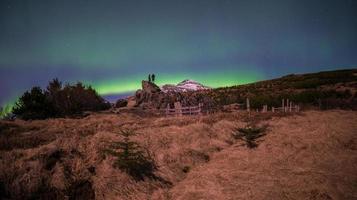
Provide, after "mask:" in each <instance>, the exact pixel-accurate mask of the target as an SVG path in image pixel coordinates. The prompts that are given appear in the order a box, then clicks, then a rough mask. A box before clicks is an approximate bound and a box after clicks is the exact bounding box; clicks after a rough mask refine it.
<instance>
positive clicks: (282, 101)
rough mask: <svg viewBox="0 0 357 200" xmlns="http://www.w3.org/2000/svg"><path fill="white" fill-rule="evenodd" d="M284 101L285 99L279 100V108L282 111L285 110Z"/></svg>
mask: <svg viewBox="0 0 357 200" xmlns="http://www.w3.org/2000/svg"><path fill="white" fill-rule="evenodd" d="M284 102H285V99H282V100H281V108H282V109H283V111H284V112H285V106H284Z"/></svg>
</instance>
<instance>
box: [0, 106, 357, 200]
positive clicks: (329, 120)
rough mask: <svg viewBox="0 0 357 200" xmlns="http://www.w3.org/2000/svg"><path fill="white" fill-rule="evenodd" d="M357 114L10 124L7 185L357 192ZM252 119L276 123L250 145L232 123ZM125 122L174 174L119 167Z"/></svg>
mask: <svg viewBox="0 0 357 200" xmlns="http://www.w3.org/2000/svg"><path fill="white" fill-rule="evenodd" d="M356 119H357V113H356V112H352V111H339V110H334V111H324V112H319V111H309V112H305V113H303V114H299V115H289V116H285V115H281V114H268V113H267V114H264V115H261V114H260V115H258V114H254V113H252V114H251V115H250V117H249V116H248V115H247V114H246V113H244V112H233V113H215V114H212V115H204V116H183V117H170V118H164V117H158V116H141V115H138V114H136V113H130V112H125V113H119V114H111V113H100V114H99V113H93V114H91V115H90V116H87V117H86V118H83V119H50V120H42V121H40V120H38V121H32V122H23V121H18V120H16V121H15V122H11V124H6V125H3V122H2V123H1V126H2V127H6V128H4V129H1V130H5V131H2V132H1V134H0V144H5V145H4V146H6V148H4V147H2V146H1V149H0V158H1V159H0V191H3V192H2V193H1V195H3V196H2V197H6V196H7V197H11V198H15V199H16V198H17V199H19V198H20V199H24V198H30V197H33V198H37V199H38V198H46V197H51V198H54V199H56V198H57V199H62V198H63V197H64V196H71V198H74V197H77V198H82V199H83V198H85V199H93V198H94V197H95V198H96V199H329V198H331V199H354V198H356V197H357V193H356V191H357V188H356V187H357V185H356V183H357V173H356V171H357V170H356V169H357V166H356V165H357V162H356V161H357V153H356V149H357V148H356V144H357V141H356V134H355V133H356V132H357V123H355V120H356ZM252 122H254V123H256V124H258V125H259V124H268V125H269V129H268V130H267V135H266V136H265V137H264V141H262V142H260V144H259V146H258V147H257V148H255V149H247V148H245V147H243V146H242V143H243V142H240V141H236V140H234V139H233V138H232V131H233V130H234V129H235V128H237V127H245V126H246V125H247V124H248V123H252ZM1 126H0V127H1ZM121 129H132V130H135V132H136V133H138V134H137V135H135V136H133V138H132V139H133V140H134V141H136V142H138V143H139V144H140V145H141V146H142V147H143V148H145V149H148V150H149V151H150V154H152V157H153V158H154V159H155V162H156V163H157V165H158V171H157V172H156V175H157V176H158V177H162V179H163V180H165V181H167V182H163V181H160V180H152V179H146V180H145V181H136V180H134V179H132V178H131V177H130V176H128V175H127V174H125V173H123V172H121V171H120V170H118V169H115V168H113V162H114V161H115V158H114V157H112V156H108V155H104V154H103V150H104V149H105V148H106V145H107V144H108V143H110V142H113V141H118V140H120V139H121V138H120V136H118V134H116V133H118V132H119V130H121ZM5 136H6V137H5ZM168 182H170V183H171V184H167V183H168ZM34 195H35V196H34ZM86 195H87V196H86Z"/></svg>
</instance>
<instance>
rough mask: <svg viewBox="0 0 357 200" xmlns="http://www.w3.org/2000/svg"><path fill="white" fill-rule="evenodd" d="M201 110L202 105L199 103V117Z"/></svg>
mask: <svg viewBox="0 0 357 200" xmlns="http://www.w3.org/2000/svg"><path fill="white" fill-rule="evenodd" d="M201 109H202V103H199V104H198V114H199V115H200V114H201Z"/></svg>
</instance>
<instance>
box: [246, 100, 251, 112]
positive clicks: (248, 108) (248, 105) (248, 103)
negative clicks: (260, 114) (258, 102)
mask: <svg viewBox="0 0 357 200" xmlns="http://www.w3.org/2000/svg"><path fill="white" fill-rule="evenodd" d="M247 111H248V112H249V111H250V102H249V98H247Z"/></svg>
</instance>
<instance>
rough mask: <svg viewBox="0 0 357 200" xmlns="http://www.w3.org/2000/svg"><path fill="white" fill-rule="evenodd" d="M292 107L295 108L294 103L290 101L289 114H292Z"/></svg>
mask: <svg viewBox="0 0 357 200" xmlns="http://www.w3.org/2000/svg"><path fill="white" fill-rule="evenodd" d="M292 107H293V102H291V101H290V106H289V112H291V108H292Z"/></svg>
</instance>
